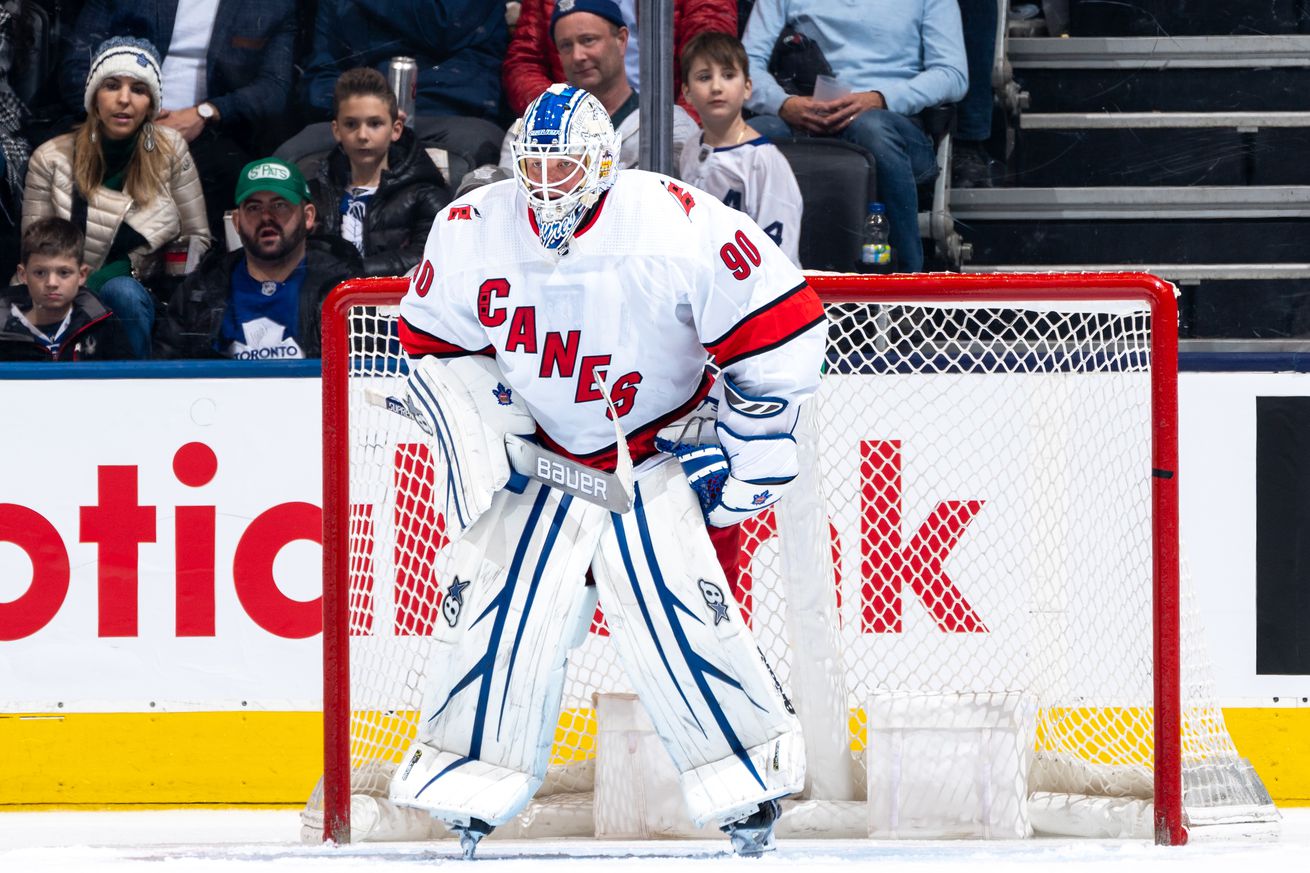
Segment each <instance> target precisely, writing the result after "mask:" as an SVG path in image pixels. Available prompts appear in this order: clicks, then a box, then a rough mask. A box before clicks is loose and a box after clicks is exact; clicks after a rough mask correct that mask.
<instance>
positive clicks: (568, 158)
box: [511, 85, 619, 251]
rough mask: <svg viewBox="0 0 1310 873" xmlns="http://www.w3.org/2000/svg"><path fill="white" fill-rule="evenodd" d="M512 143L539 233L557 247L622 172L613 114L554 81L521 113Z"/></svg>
mask: <svg viewBox="0 0 1310 873" xmlns="http://www.w3.org/2000/svg"><path fill="white" fill-rule="evenodd" d="M511 148H512V151H513V155H514V178H515V179H517V180H518V183H519V187H520V188H521V189H522V190H523V193H524V194H526V195H527V198H528V206H529V207H531V209H532V214H533V217H534V218H535V219H536V221H537V236H538V237H540V239H541V244H542V245H543V246H545V247H546V248H548V249H552V250H556V251H558V250H559V249H560V248H561V247H562V246H563V245H564V244H565V243H566V242H567V241H568V239H569V238H570V237H571V236H572V235H573V231H575V230H576V229H577V227H578V224H579V223H581V221H582V218H583V216H584V215H586V214H587V210H588V209H590V208H591V207H592V206H594V205H595V204H596V202H597V201H598V200H599V199H600V195H601V194H602V193H604V192H605V191H606V190H608V189H609V187H610V186H611V185H613V184H614V179H615V177H616V176H617V175H618V157H619V140H618V136H617V135H616V134H615V133H614V125H613V124H612V123H611V122H610V117H609V113H608V112H606V111H605V107H604V106H602V105H601V102H600V101H599V100H597V99H596V98H595V97H593V96H592V95H591V94H589V93H587V92H586V91H583V90H581V89H579V88H574V87H573V86H572V85H551V86H550V87H549V88H548V89H546V90H545V91H544V92H542V94H541V96H540V97H538V98H537V99H536V100H533V101H532V103H531V104H530V105H529V106H528V108H527V111H526V112H524V113H523V120H522V124H521V126H520V128H519V130H518V132H517V135H516V136H515V138H514V142H513V144H512V146H511Z"/></svg>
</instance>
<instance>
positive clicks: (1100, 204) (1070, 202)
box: [950, 185, 1310, 223]
mask: <svg viewBox="0 0 1310 873" xmlns="http://www.w3.org/2000/svg"><path fill="white" fill-rule="evenodd" d="M950 203H951V213H952V215H954V216H955V218H956V219H957V220H958V221H963V222H966V223H967V222H969V221H988V220H995V221H1039V220H1046V221H1074V220H1080V221H1086V220H1100V219H1146V220H1161V221H1163V220H1177V219H1262V218H1280V219H1286V218H1310V185H1250V186H1208V185H1207V186H1166V187H1156V188H1146V187H1100V188H1090V187H1088V188H967V189H955V190H952V191H951V201H950Z"/></svg>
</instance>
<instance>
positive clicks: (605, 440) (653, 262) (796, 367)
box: [389, 85, 826, 857]
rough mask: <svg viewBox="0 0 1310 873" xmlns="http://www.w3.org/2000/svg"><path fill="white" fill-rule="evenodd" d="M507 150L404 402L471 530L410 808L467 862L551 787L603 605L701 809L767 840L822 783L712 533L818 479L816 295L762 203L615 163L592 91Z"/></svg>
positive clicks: (456, 527)
mask: <svg viewBox="0 0 1310 873" xmlns="http://www.w3.org/2000/svg"><path fill="white" fill-rule="evenodd" d="M513 155H514V178H513V179H512V180H505V181H502V182H497V183H495V184H492V185H488V186H486V187H484V188H480V189H478V190H475V191H473V192H471V193H469V194H468V195H467V196H465V197H463V198H461V199H459V200H457V201H455V202H454V203H452V204H451V205H450V206H448V207H447V208H446V210H445V211H444V212H443V213H441V214H440V215H438V217H437V220H436V222H435V223H434V224H433V227H432V232H431V234H430V236H429V238H428V241H427V247H426V249H425V251H424V260H423V262H422V263H421V264H420V265H419V267H418V269H417V270H416V271H415V273H414V276H413V278H412V280H411V283H410V287H409V291H408V293H407V295H406V296H405V298H404V300H403V302H402V303H401V322H400V333H401V341H402V342H403V344H404V346H405V349H406V351H407V352H408V353H409V355H410V357H411V367H410V376H409V380H408V391H409V395H408V398H407V400H406V406H407V408H408V414H410V415H411V416H412V417H413V418H415V420H416V421H417V422H418V423H419V424H420V426H421V427H423V429H424V430H425V431H426V432H427V433H428V434H430V435H431V439H432V441H433V444H434V446H435V447H436V448H437V450H438V451H439V452H440V453H441V455H442V456H443V457H444V458H445V460H446V463H447V465H448V469H449V471H450V474H449V480H448V483H447V484H448V486H449V491H450V494H451V500H450V503H451V504H452V505H451V507H450V511H448V512H447V519H448V520H449V521H448V524H450V526H451V529H452V534H453V540H454V541H453V542H452V544H451V545H450V546H449V547H448V548H447V549H446V550H445V551H444V552H443V556H442V558H441V559H440V560H442V561H443V562H444V563H443V564H442V565H441V566H440V567H439V568H438V569H439V570H440V572H441V576H440V578H441V579H442V580H443V581H442V585H443V592H442V594H443V601H442V610H441V615H442V619H443V620H439V621H438V626H439V628H440V630H439V632H438V633H439V636H440V638H439V640H438V643H437V649H438V651H437V653H436V654H435V655H434V656H433V661H432V663H430V664H429V670H428V674H427V679H426V682H427V687H426V688H425V690H424V701H423V707H422V713H421V719H420V723H419V730H418V737H417V741H416V742H415V744H414V745H413V746H412V747H411V748H410V750H409V751H408V752H407V753H406V755H405V757H404V758H403V759H402V762H401V764H400V767H399V768H398V769H397V771H396V773H395V775H394V777H393V778H392V781H391V784H390V788H389V794H390V798H391V800H392V801H393V802H394V803H396V804H399V805H402V806H408V807H415V808H419V809H423V810H426V811H427V812H429V813H430V814H431V815H433V816H435V817H436V818H437V819H439V820H441V821H442V822H444V823H445V824H446V825H447V826H448V827H449V828H450V829H451V830H453V831H454V832H456V833H457V834H458V835H459V836H460V840H461V843H462V845H463V849H464V853H465V855H466V857H472V855H473V853H474V850H475V848H476V846H477V843H478V840H480V839H481V838H482V837H483V836H485V835H486V834H487V833H489V832H491V830H492V829H494V828H495V827H496V826H497V825H499V824H503V823H505V822H507V821H508V820H510V819H511V818H512V817H513V816H514V815H515V814H516V813H517V812H518V811H519V810H520V809H521V808H522V807H523V806H524V805H526V804H527V802H528V801H529V800H530V799H531V797H532V796H533V794H534V793H535V792H536V790H537V788H538V787H539V786H540V785H541V782H542V779H543V776H544V774H545V771H546V766H547V762H548V760H549V756H550V751H551V744H552V740H553V736H554V727H555V723H556V719H557V716H558V712H559V702H560V695H561V690H562V687H563V682H564V677H565V671H566V667H567V661H568V656H569V650H570V647H571V646H573V645H575V644H576V643H577V642H578V641H579V640H580V639H582V637H583V635H585V634H586V632H587V629H588V626H589V622H590V619H591V617H592V615H593V610H594V608H595V604H596V602H597V599H599V602H600V603H601V604H602V606H603V608H604V612H605V617H606V619H607V621H608V625H609V629H610V633H611V638H612V644H613V646H614V648H615V650H616V652H617V654H618V658H619V661H620V663H621V664H622V666H623V668H624V670H625V671H626V673H627V675H628V678H629V679H630V681H631V683H632V686H633V687H634V688H635V690H636V691H637V693H638V697H639V699H640V701H641V703H642V705H643V706H644V707H645V709H646V711H647V712H648V713H649V715H650V718H651V721H652V722H653V723H654V725H655V729H656V731H657V733H658V735H659V737H660V739H661V741H662V742H663V744H664V746H665V747H666V748H667V750H668V753H669V756H670V757H671V759H672V761H673V764H674V766H675V768H676V769H677V771H678V773H679V782H680V786H681V789H682V792H683V795H684V798H685V801H686V804H687V807H688V810H689V812H690V814H691V818H692V820H693V821H695V822H696V823H697V824H698V825H703V824H706V823H713V824H715V825H718V826H719V827H720V828H721V829H722V830H724V831H725V832H726V833H727V834H728V835H729V837H730V839H731V841H732V845H733V847H734V849H736V851H738V852H739V853H742V854H759V853H761V852H764V851H766V850H768V849H769V848H771V847H772V841H773V827H774V821H775V820H776V818H777V816H778V814H779V809H780V806H779V804H778V803H777V800H778V798H781V797H784V796H786V795H788V794H791V793H794V792H796V791H799V790H800V789H801V787H802V784H803V781H804V776H805V762H804V752H803V746H802V738H801V736H800V729H799V727H798V723H797V720H796V718H795V715H794V714H793V713H792V712H791V711H790V705H789V704H788V703H787V700H786V697H785V696H784V694H783V690H782V689H781V688H780V687H778V685H777V683H776V681H775V680H774V679H773V677H772V674H771V672H770V669H769V667H768V665H767V664H766V663H764V661H763V657H762V655H761V653H760V652H759V650H758V649H757V647H756V645H755V643H754V642H753V641H752V639H751V635H750V632H749V630H748V629H747V628H746V627H745V626H744V625H743V622H742V618H741V614H740V612H739V611H738V607H737V604H736V602H735V601H734V599H733V596H732V592H731V589H730V586H729V584H728V583H727V580H726V578H725V575H724V572H723V570H722V569H721V568H720V565H719V562H718V561H717V560H716V557H715V551H714V547H713V546H712V544H711V540H710V536H709V534H708V527H707V526H712V527H718V528H730V527H731V526H733V525H736V524H738V523H740V522H741V521H742V520H744V519H746V518H749V517H750V516H751V515H752V514H754V513H757V512H759V511H760V510H762V509H764V508H765V507H768V506H770V505H772V504H773V503H774V502H775V501H777V500H778V499H779V498H781V497H783V495H784V494H785V492H786V490H787V487H788V485H789V483H790V482H791V480H792V479H793V478H794V477H795V476H796V473H797V456H796V442H795V439H794V438H793V433H792V432H793V429H794V427H795V425H796V421H797V414H798V409H799V406H800V404H802V403H803V402H805V400H806V399H807V398H809V397H810V396H811V395H812V394H813V393H814V391H815V390H816V388H817V386H818V381H819V376H820V366H821V359H822V355H823V346H824V339H825V335H826V321H825V318H824V314H823V309H822V306H821V304H820V302H819V300H818V297H817V296H816V295H815V294H814V292H813V291H812V290H811V289H810V288H809V286H808V285H807V284H806V282H805V279H804V277H803V276H802V275H801V274H800V272H798V271H797V270H796V268H795V267H794V266H793V265H792V264H791V262H790V261H789V260H788V259H787V257H786V256H785V255H784V254H783V253H782V252H781V251H780V250H779V249H778V248H777V247H776V246H775V245H774V244H773V242H772V241H771V240H770V239H769V237H768V236H767V235H766V234H765V233H764V232H763V231H761V230H760V229H759V227H758V226H756V225H755V224H754V223H753V222H752V221H751V220H750V219H749V218H748V217H746V216H745V215H743V214H742V213H740V212H737V211H734V210H732V209H730V208H728V207H726V206H724V205H722V204H721V203H720V202H719V201H717V200H716V199H715V198H714V197H712V196H710V195H708V194H705V193H703V192H701V191H699V190H696V189H694V188H690V187H687V186H684V185H681V184H680V183H678V182H677V181H675V180H673V179H670V178H667V177H665V176H661V175H658V174H655V173H648V172H643V171H638V170H620V169H619V168H618V165H617V160H618V143H617V140H616V137H615V133H614V129H613V127H612V125H611V123H610V120H609V116H608V115H607V114H606V112H605V109H604V107H603V106H602V105H601V104H600V102H599V101H598V100H597V99H596V98H595V97H593V96H592V95H590V94H588V93H587V92H585V91H582V90H578V89H575V88H573V87H570V86H565V85H553V86H551V88H550V89H548V90H547V91H546V92H544V93H543V94H541V96H539V97H538V98H537V99H536V100H535V101H534V102H533V103H532V104H531V105H530V106H529V107H528V109H527V111H526V113H525V114H524V121H523V125H522V128H521V130H520V131H519V133H518V135H517V137H516V140H515V142H514V143H513ZM698 421H699V422H700V423H702V424H706V423H707V424H708V426H706V427H695V426H693V425H694V424H695V423H696V422H698Z"/></svg>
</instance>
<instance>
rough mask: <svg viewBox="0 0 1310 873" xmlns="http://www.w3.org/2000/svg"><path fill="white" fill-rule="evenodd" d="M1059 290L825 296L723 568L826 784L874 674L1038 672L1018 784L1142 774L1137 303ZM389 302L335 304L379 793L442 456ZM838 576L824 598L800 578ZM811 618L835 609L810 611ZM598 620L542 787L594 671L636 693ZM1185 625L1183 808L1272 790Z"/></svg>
mask: <svg viewBox="0 0 1310 873" xmlns="http://www.w3.org/2000/svg"><path fill="white" fill-rule="evenodd" d="M900 287H905V286H904V284H903V283H902V285H901V286H900ZM1051 290H1052V295H1051V300H1048V301H1044V302H1042V303H1040V304H1032V303H1023V304H1020V303H1013V302H1011V303H1000V304H997V303H988V304H982V303H967V304H958V305H956V304H941V305H914V306H910V305H887V304H871V303H848V302H838V301H837V300H836V299H833V298H825V302H826V305H827V310H828V315H829V319H830V324H831V328H830V342H829V350H828V356H827V375H826V377H825V379H824V381H823V386H822V388H821V391H820V394H819V396H818V398H817V399H816V400H815V402H814V404H813V406H812V413H811V415H812V418H811V419H810V420H809V421H808V422H807V423H806V426H805V428H804V429H803V431H804V432H803V434H802V445H808V447H809V451H808V454H807V457H808V458H809V461H810V463H811V464H812V465H813V468H814V471H815V475H814V477H813V478H812V479H811V481H810V482H809V483H808V484H806V485H805V486H803V487H804V488H805V489H806V490H805V494H806V495H807V496H804V497H796V498H793V497H792V496H791V494H790V493H789V496H788V498H787V500H785V501H784V504H783V506H784V507H787V508H786V509H785V510H780V511H779V513H777V514H776V515H775V513H774V512H773V511H766V512H765V513H763V514H761V516H759V517H758V518H757V519H755V520H752V521H751V522H748V523H747V524H746V525H744V526H743V531H744V538H743V545H744V547H743V549H742V554H741V558H740V562H739V569H740V574H739V578H738V579H737V580H736V585H735V586H734V588H735V590H736V592H737V594H738V599H739V601H740V602H741V604H742V608H743V611H744V612H745V613H746V614H747V616H748V618H749V621H750V624H751V626H752V628H753V630H754V633H755V636H756V640H757V642H758V643H759V645H760V647H761V649H762V650H763V651H764V653H765V654H766V656H767V657H768V660H769V661H770V663H771V664H772V665H773V666H774V669H775V670H776V672H777V676H778V679H779V680H780V681H781V682H782V684H783V686H784V687H785V688H788V689H789V691H792V692H794V693H793V696H794V697H795V698H796V700H797V704H798V708H799V709H801V710H802V717H803V718H804V717H805V716H806V715H809V716H810V717H809V719H808V720H807V721H806V722H805V724H806V736H807V749H808V750H809V753H810V771H811V786H810V793H811V795H812V796H813V797H815V798H818V799H823V797H824V794H825V793H830V794H832V795H833V799H836V800H858V799H860V797H861V796H862V792H863V782H864V779H863V775H862V774H863V767H864V764H863V760H864V751H865V745H866V742H867V738H868V727H867V725H866V721H865V713H866V709H867V706H868V703H869V701H870V699H871V695H873V694H874V693H876V692H880V691H906V690H908V691H914V692H928V693H940V692H956V693H963V692H1007V691H1022V692H1025V693H1027V694H1031V695H1033V696H1034V697H1035V699H1036V700H1037V701H1038V704H1039V707H1040V709H1039V717H1038V728H1037V748H1036V752H1037V755H1036V762H1035V764H1034V766H1033V768H1032V771H1031V774H1032V778H1031V781H1030V788H1031V789H1032V790H1033V791H1061V792H1072V793H1078V794H1095V795H1107V796H1139V797H1145V798H1150V796H1151V790H1152V761H1153V733H1152V695H1153V689H1152V612H1151V609H1152V556H1153V543H1152V524H1151V472H1152V471H1151V467H1152V459H1151V437H1152V420H1151V395H1150V367H1151V336H1150V331H1151V323H1150V322H1151V319H1150V314H1149V311H1148V309H1147V308H1146V305H1145V304H1144V303H1143V304H1138V303H1110V304H1107V303H1092V302H1086V301H1083V302H1079V301H1077V300H1076V299H1075V298H1076V291H1074V292H1073V293H1070V292H1071V291H1072V290H1073V289H1068V288H1063V289H1061V288H1052V289H1051ZM393 320H394V309H392V308H389V307H386V306H382V307H363V308H358V309H356V310H354V312H353V315H352V317H351V318H350V319H349V325H350V335H351V340H350V342H351V348H352V349H353V350H354V352H355V354H354V355H353V356H352V364H351V368H350V373H351V376H350V403H349V434H350V446H351V460H350V504H351V509H350V555H349V567H350V630H351V637H350V653H349V657H350V688H351V712H350V713H339V714H331V713H330V714H329V716H328V717H329V718H333V717H339V718H347V717H348V718H349V719H350V737H351V741H350V742H351V748H350V758H351V765H352V769H353V774H354V782H353V785H352V791H354V792H355V793H359V794H373V795H378V796H383V795H385V790H386V779H387V776H388V774H389V772H390V770H391V766H392V765H394V764H395V763H397V762H398V761H399V760H400V755H401V754H402V753H403V752H404V751H405V749H406V748H407V746H408V744H409V742H410V740H411V739H412V737H413V732H414V724H415V720H416V716H417V711H418V709H419V705H420V700H421V698H422V693H423V681H424V680H423V675H424V667H425V664H426V662H427V660H428V650H429V645H430V642H431V640H430V637H429V632H430V631H431V629H432V626H433V622H434V620H436V619H437V617H438V605H439V601H438V598H439V596H440V595H439V590H440V588H441V587H443V586H442V584H441V583H440V580H438V579H436V578H434V571H433V569H432V567H433V557H434V556H435V554H436V552H437V550H438V549H439V548H440V547H441V546H442V545H443V544H444V536H443V534H442V521H441V519H440V517H439V513H438V511H437V509H436V507H435V505H434V494H436V493H440V492H439V491H434V487H433V482H437V481H444V480H442V479H441V478H440V477H441V476H443V475H444V473H442V471H439V470H435V469H434V468H433V465H432V458H431V454H430V453H429V452H428V450H427V448H426V445H425V441H424V439H423V435H422V434H421V432H419V431H418V430H417V429H416V428H413V427H412V425H411V424H410V423H409V422H407V421H406V420H405V419H403V418H401V417H399V416H397V415H394V414H392V413H390V412H388V411H386V410H385V409H382V408H379V407H378V406H376V405H373V404H370V403H368V402H366V400H365V397H364V391H365V389H371V390H374V391H377V390H381V391H383V392H386V393H391V394H396V395H403V384H402V383H403V377H402V376H401V375H400V374H401V373H402V372H403V367H404V365H403V362H402V360H401V356H400V355H399V347H398V344H397V343H396V341H395V339H394V336H395V330H394V324H393ZM807 509H808V510H810V511H807ZM825 513H826V515H827V517H828V524H827V525H825V524H824V523H823V521H822V518H823V515H824V514H825ZM824 559H830V561H831V567H826V568H825V567H824V566H823V563H824ZM828 585H834V588H833V597H834V598H835V602H832V600H833V598H828V601H827V602H826V603H825V602H824V601H825V598H824V597H823V596H822V595H816V594H815V591H816V590H820V589H823V588H826V587H827V586H828ZM816 599H817V601H819V603H820V607H819V608H817V610H816V609H810V608H809V607H808V605H805V606H802V605H801V602H802V601H804V602H805V603H806V604H808V603H809V602H810V601H814V600H816ZM789 602H790V603H791V605H792V609H791V614H790V615H789V612H788V604H789ZM1189 603H1190V600H1186V601H1185V605H1186V604H1189ZM603 607H604V604H603V603H602V604H601V609H602V610H603ZM814 615H819V616H828V618H826V619H824V620H825V621H826V624H825V625H824V626H823V627H821V628H820V629H819V630H818V631H817V632H815V631H814V630H813V629H812V628H813V626H812V625H811V630H809V631H807V630H805V629H804V628H805V622H806V621H810V622H811V623H812V622H813V621H814ZM831 616H836V617H837V618H836V621H835V622H834V621H833V620H832V618H831ZM1194 617H1195V613H1194V611H1189V610H1184V618H1185V619H1188V618H1194ZM834 624H835V625H836V626H833V625H834ZM592 631H593V632H592V634H591V635H590V636H589V637H588V639H587V641H586V642H585V643H584V644H583V645H582V646H581V647H580V648H579V649H578V650H577V651H575V652H574V653H573V655H572V656H571V658H570V665H569V679H568V682H567V684H566V686H565V690H564V698H563V701H562V705H561V712H560V717H559V726H558V729H557V731H556V737H555V739H556V745H555V751H554V755H553V760H552V766H551V773H550V776H549V777H548V780H547V785H546V788H545V789H543V791H545V792H547V793H558V794H565V793H570V792H587V791H590V790H591V783H592V778H593V768H592V766H591V762H592V760H593V759H594V756H595V738H596V735H597V731H596V722H595V716H594V711H593V702H592V700H593V698H592V695H593V693H595V692H598V691H600V692H616V691H626V690H629V688H628V684H627V682H626V681H625V679H624V676H623V673H622V670H621V669H620V667H619V665H618V664H617V662H616V661H615V660H614V659H613V658H612V657H611V655H610V652H609V650H608V642H607V635H606V632H605V629H604V622H603V618H601V617H600V615H599V614H598V616H597V620H596V622H595V623H594V625H593V628H592ZM819 637H825V639H819ZM789 640H791V641H792V644H789ZM1182 643H1183V663H1184V665H1185V666H1184V687H1183V693H1184V699H1183V708H1184V736H1183V746H1184V785H1185V790H1186V801H1187V805H1188V807H1189V814H1192V815H1193V818H1197V817H1198V815H1197V813H1195V812H1193V810H1192V809H1191V807H1196V808H1197V809H1198V810H1200V809H1204V808H1214V809H1226V810H1231V808H1233V807H1237V806H1243V807H1250V806H1251V805H1260V804H1267V803H1268V798H1267V795H1263V796H1262V792H1263V788H1262V786H1260V785H1259V781H1258V779H1254V774H1253V773H1251V772H1250V771H1249V768H1247V767H1245V766H1244V765H1243V762H1241V761H1240V759H1239V758H1238V756H1237V754H1236V751H1235V750H1234V748H1233V746H1232V742H1231V740H1230V739H1229V737H1228V734H1227V732H1226V730H1225V729H1224V726H1223V720H1222V716H1221V714H1220V713H1219V710H1218V709H1217V707H1216V706H1215V705H1214V703H1213V696H1212V692H1211V689H1210V687H1209V679H1208V672H1207V671H1208V667H1207V662H1206V659H1205V656H1204V652H1203V650H1202V648H1201V639H1200V636H1199V632H1198V631H1197V630H1196V629H1195V626H1194V625H1192V624H1186V623H1185V625H1184V634H1183V640H1182ZM816 647H817V649H818V650H819V651H818V652H817V654H816V653H815V650H816ZM816 663H818V664H821V666H820V667H819V668H817V669H818V672H817V674H816V672H815V671H816V667H815V666H814V665H815V664H816ZM802 673H804V675H802ZM816 675H817V679H818V681H817V682H816ZM816 686H826V687H816ZM819 710H823V711H819ZM834 724H835V725H836V727H835V728H833V729H832V730H829V731H828V732H827V733H826V734H825V731H824V727H825V725H827V726H832V725H834ZM837 771H843V772H837ZM843 795H844V796H843ZM318 802H320V800H319V797H318V794H317V793H316V797H315V799H312V800H311V808H313V807H314V805H315V803H318Z"/></svg>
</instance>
